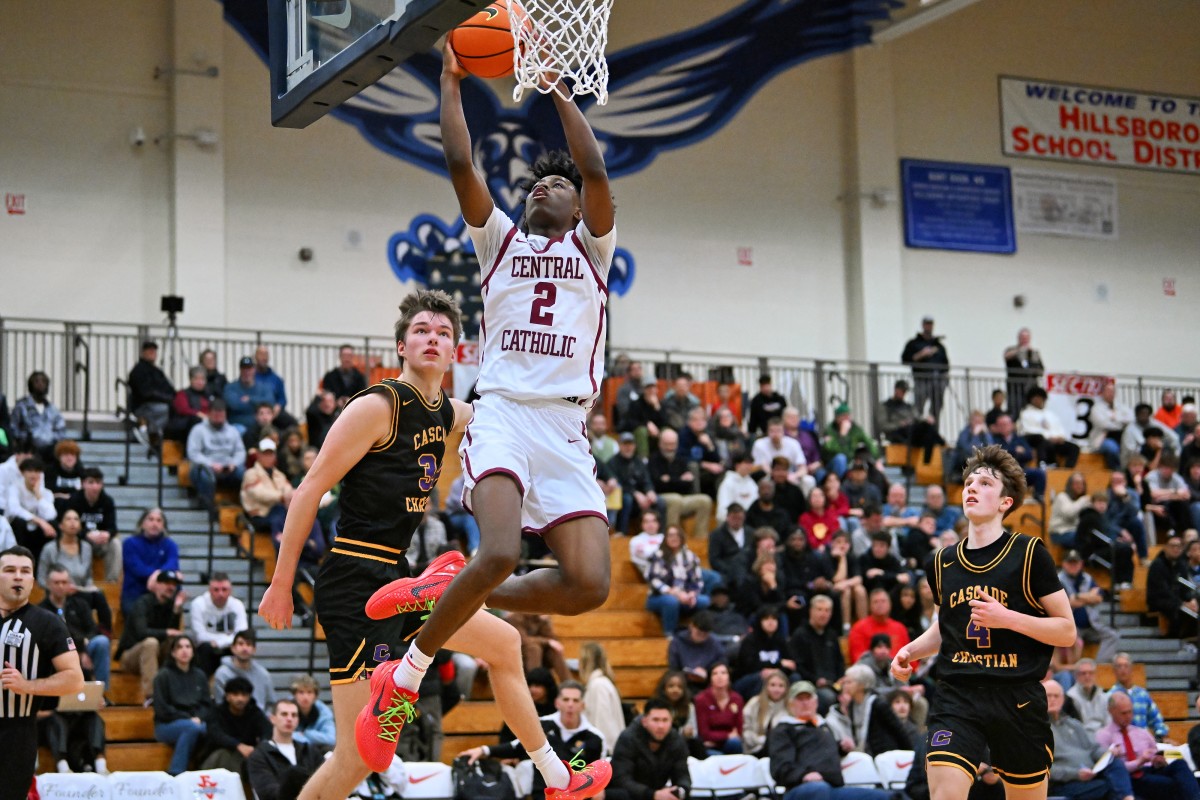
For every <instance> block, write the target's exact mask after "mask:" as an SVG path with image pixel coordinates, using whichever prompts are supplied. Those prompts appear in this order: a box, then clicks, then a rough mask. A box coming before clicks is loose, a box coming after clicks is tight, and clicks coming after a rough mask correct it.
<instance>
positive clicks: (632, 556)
mask: <svg viewBox="0 0 1200 800" xmlns="http://www.w3.org/2000/svg"><path fill="white" fill-rule="evenodd" d="M662 541H663V532H662V522H661V521H660V520H659V517H658V512H656V511H647V512H646V513H644V514H642V530H641V532H640V533H638V534H637V535H636V536H631V537H630V539H629V560H630V561H631V562H633V565H634V566H635V567H637V571H638V574H640V575H641V576H642V578H643V579H644V580H648V577H647V576H648V574H649V572H650V559H652V558H654V555H655V554H656V553H657V552H658V548H659V547H661V546H662Z"/></svg>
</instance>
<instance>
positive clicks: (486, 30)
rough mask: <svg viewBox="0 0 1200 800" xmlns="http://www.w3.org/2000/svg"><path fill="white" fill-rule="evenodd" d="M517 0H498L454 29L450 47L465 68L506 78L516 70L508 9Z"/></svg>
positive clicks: (489, 76)
mask: <svg viewBox="0 0 1200 800" xmlns="http://www.w3.org/2000/svg"><path fill="white" fill-rule="evenodd" d="M510 6H512V7H513V8H515V9H516V10H517V12H518V13H520V10H521V7H520V6H518V5H517V4H516V3H515V2H514V0H496V2H494V3H492V4H491V5H490V6H488V7H487V8H485V9H483V10H482V11H480V12H478V13H476V14H475V16H473V17H471V18H470V19H468V20H467V21H466V22H464V23H463V24H461V25H459V26H458V27H457V28H455V29H454V30H452V31H450V49H451V50H453V51H454V55H455V56H457V57H458V63H460V64H462V66H463V69H465V70H466V71H467V72H469V73H471V74H472V75H474V76H476V77H477V78H502V77H504V76H505V75H511V74H512V71H513V36H512V31H511V30H510V28H509V26H508V9H509V7H510Z"/></svg>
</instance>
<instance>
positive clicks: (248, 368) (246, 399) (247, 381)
mask: <svg viewBox="0 0 1200 800" xmlns="http://www.w3.org/2000/svg"><path fill="white" fill-rule="evenodd" d="M222 396H223V397H224V399H225V405H226V407H227V408H228V410H229V423H230V424H231V425H233V427H234V428H237V432H238V435H239V436H240V435H241V434H243V433H245V432H246V431H248V430H249V429H250V428H251V427H252V426H253V425H254V423H255V410H256V409H257V408H258V405H259V404H260V403H266V404H267V405H270V406H271V407H272V408H274V404H275V394H274V392H273V391H272V390H271V387H270V386H268V385H267V384H266V383H260V382H258V381H257V380H255V371H254V359H252V358H250V357H249V356H245V357H243V358H242V360H241V361H239V362H238V379H237V380H236V381H234V382H232V383H228V384H226V385H225V391H224V393H223V395H222Z"/></svg>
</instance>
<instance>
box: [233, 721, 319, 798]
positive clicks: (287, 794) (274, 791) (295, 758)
mask: <svg viewBox="0 0 1200 800" xmlns="http://www.w3.org/2000/svg"><path fill="white" fill-rule="evenodd" d="M299 722H300V709H299V707H297V705H296V701H295V700H291V699H280V700H276V701H275V702H274V703H273V704H272V705H271V738H269V739H268V740H267V741H265V742H263V743H262V744H260V745H259V746H258V747H257V748H256V749H255V750H254V752H253V753H251V754H250V758H248V759H246V771H247V772H248V773H249V775H250V787H251V788H252V789H254V794H255V795H256V796H257V797H258V800H295V797H296V795H298V794H300V790H301V789H302V788H304V782H305V781H307V780H308V779H309V778H310V777H311V776H312V774H313V773H314V772H316V771H317V767H319V766H321V763H322V760H323V759H322V756H321V750H320V748H318V747H316V746H314V745H311V744H309V743H308V742H300V741H296V740H294V739H293V738H292V734H294V733H295V732H296V726H297V725H298V724H299Z"/></svg>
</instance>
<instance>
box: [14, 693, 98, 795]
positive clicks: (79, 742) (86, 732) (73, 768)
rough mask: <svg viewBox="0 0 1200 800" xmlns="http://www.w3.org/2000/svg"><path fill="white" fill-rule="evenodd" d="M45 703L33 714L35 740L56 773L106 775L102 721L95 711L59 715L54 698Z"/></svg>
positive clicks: (56, 701) (55, 698) (68, 712)
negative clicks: (35, 723) (44, 750)
mask: <svg viewBox="0 0 1200 800" xmlns="http://www.w3.org/2000/svg"><path fill="white" fill-rule="evenodd" d="M47 701H48V702H47V703H46V706H45V707H43V708H42V709H41V710H39V711H38V712H37V738H38V744H41V745H44V746H45V747H46V748H47V749H48V750H49V751H50V757H51V758H52V759H53V760H54V764H55V766H56V767H57V768H58V772H59V773H60V774H62V773H71V772H94V773H96V774H97V775H108V774H109V773H108V759H107V757H106V755H105V748H104V745H105V728H104V719H103V718H102V717H101V716H100V715H99V714H98V713H97V712H95V711H63V712H60V711H59V710H58V698H57V697H52V698H47ZM43 791H45V790H43ZM30 796H32V794H31V795H30Z"/></svg>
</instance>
